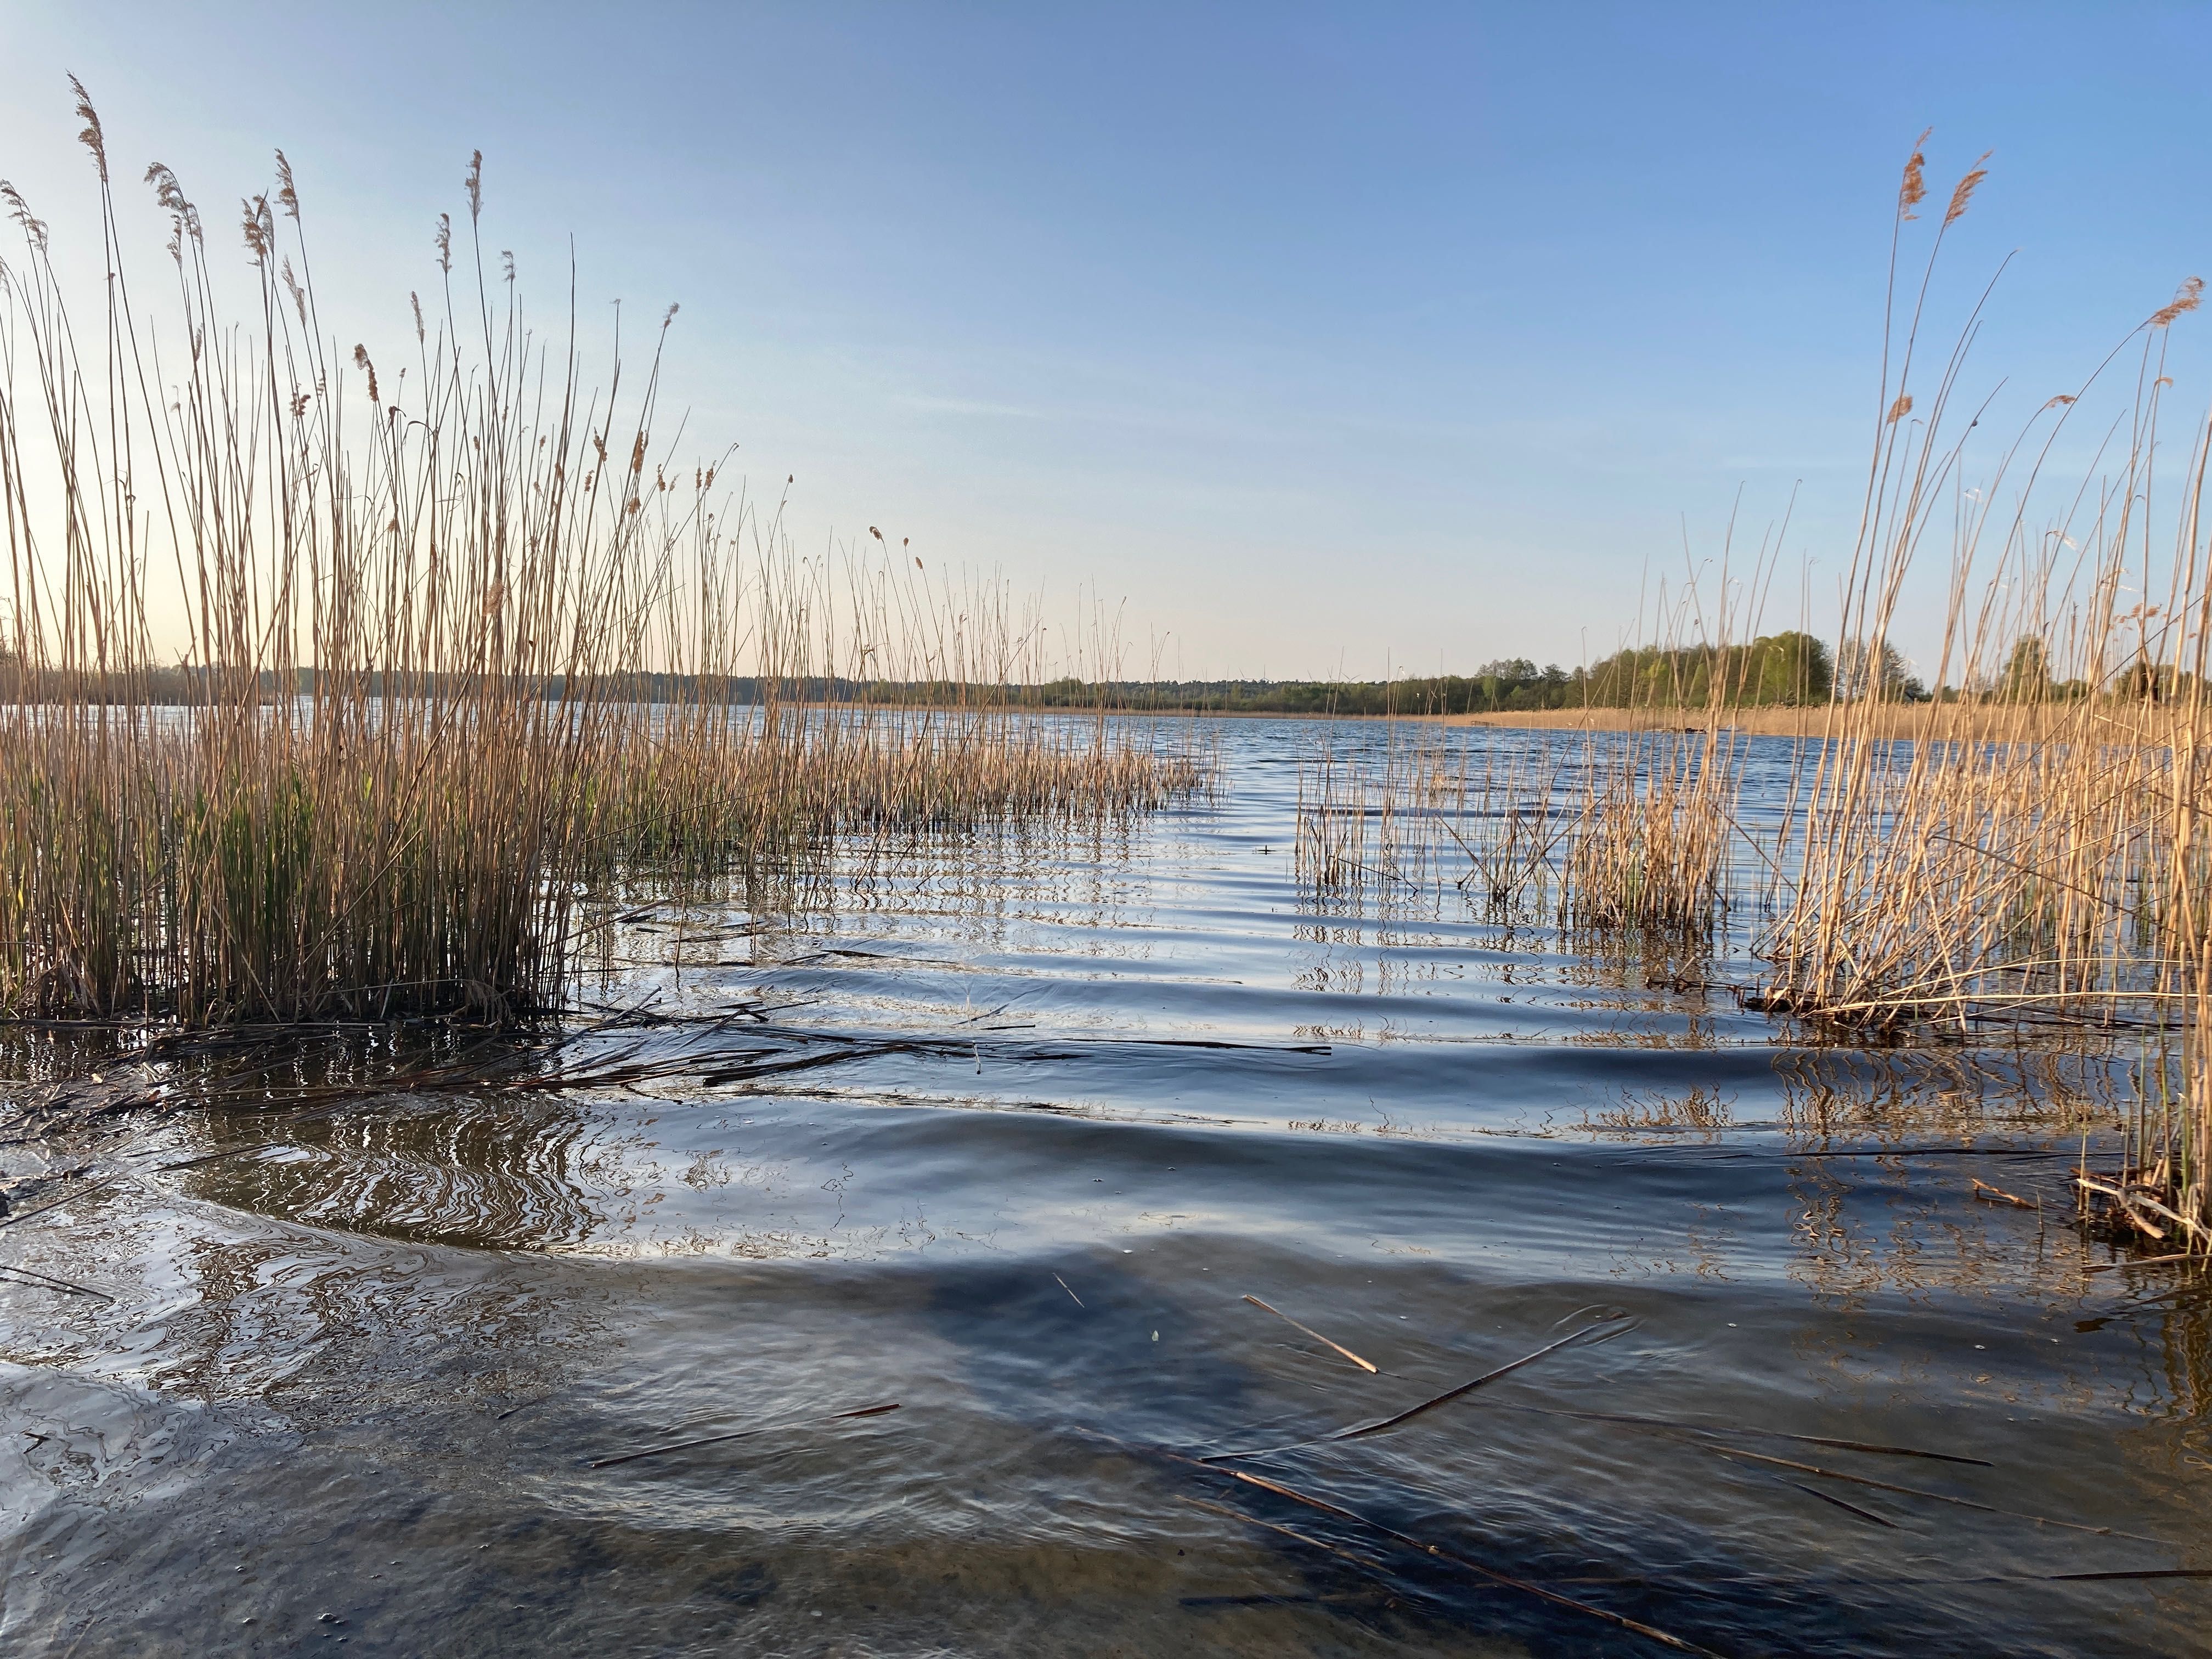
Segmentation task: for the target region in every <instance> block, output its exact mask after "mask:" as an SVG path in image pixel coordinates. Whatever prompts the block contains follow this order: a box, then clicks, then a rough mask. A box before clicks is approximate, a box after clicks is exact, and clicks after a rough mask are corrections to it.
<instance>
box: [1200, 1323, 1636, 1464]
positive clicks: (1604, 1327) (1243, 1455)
mask: <svg viewBox="0 0 2212 1659" xmlns="http://www.w3.org/2000/svg"><path fill="white" fill-rule="evenodd" d="M1269 1311H1270V1312H1273V1310H1272V1309H1270V1310H1269ZM1635 1323H1636V1322H1635V1320H1634V1319H1632V1318H1629V1317H1627V1316H1623V1317H1620V1318H1618V1319H1610V1320H1602V1321H1601V1322H1598V1323H1597V1324H1595V1325H1585V1326H1583V1328H1581V1329H1580V1330H1577V1331H1570V1332H1569V1333H1568V1334H1566V1335H1565V1336H1563V1337H1560V1338H1559V1340H1557V1341H1554V1342H1547V1343H1546V1344H1545V1345H1544V1346H1542V1347H1541V1348H1539V1349H1537V1350H1536V1351H1535V1352H1534V1353H1524V1354H1522V1356H1521V1358H1518V1359H1516V1360H1512V1361H1510V1362H1508V1363H1507V1364H1503V1365H1500V1366H1498V1368H1497V1369H1496V1370H1489V1371H1485V1372H1484V1373H1483V1374H1482V1375H1481V1376H1478V1377H1475V1378H1474V1379H1473V1380H1472V1381H1469V1382H1466V1383H1461V1384H1460V1385H1459V1386H1458V1387H1457V1388H1454V1389H1445V1390H1444V1391H1443V1393H1442V1394H1439V1395H1431V1397H1430V1398H1428V1399H1426V1400H1424V1401H1421V1402H1420V1404H1419V1405H1418V1406H1409V1407H1407V1408H1406V1409H1405V1410H1404V1411H1401V1412H1400V1413H1398V1414H1397V1415H1396V1416H1395V1417H1386V1418H1383V1419H1380V1420H1379V1421H1376V1422H1373V1423H1355V1424H1353V1425H1352V1426H1350V1427H1349V1428H1343V1429H1339V1430H1337V1431H1335V1432H1334V1433H1333V1434H1324V1435H1317V1436H1316V1437H1314V1438H1312V1439H1310V1440H1294V1441H1292V1442H1291V1443H1289V1444H1288V1445H1283V1446H1261V1447H1258V1448H1255V1449H1253V1450H1251V1451H1233V1452H1212V1453H1209V1454H1208V1455H1206V1456H1205V1457H1202V1458H1200V1459H1199V1462H1202V1463H1236V1462H1243V1461H1244V1460H1245V1459H1247V1458H1254V1457H1273V1456H1274V1455H1276V1454H1277V1453H1279V1452H1286V1451H1298V1450H1301V1449H1304V1448H1305V1447H1308V1446H1321V1445H1326V1444H1328V1443H1330V1442H1332V1441H1336V1440H1357V1439H1359V1438H1360V1437H1363V1436H1365V1435H1370V1434H1380V1433H1382V1431H1383V1430H1385V1429H1395V1428H1396V1427H1397V1426H1398V1425H1400V1424H1401V1423H1404V1422H1407V1421H1410V1420H1411V1419H1413V1418H1416V1417H1419V1416H1420V1415H1421V1414H1422V1413H1424V1412H1428V1411H1433V1410H1435V1409H1436V1408H1437V1407H1438V1406H1443V1405H1449V1403H1450V1402H1451V1401H1455V1400H1456V1399H1458V1398H1459V1397H1460V1396H1461V1395H1465V1394H1471V1393H1473V1392H1474V1390H1475V1389H1479V1388H1481V1387H1482V1386H1483V1385H1484V1384H1486V1383H1495V1382H1496V1381H1497V1380H1498V1378H1499V1377H1501V1376H1506V1375H1507V1374H1508V1373H1510V1372H1512V1371H1517V1370H1520V1369H1521V1368H1522V1366H1523V1365H1526V1364H1531V1363H1533V1362H1534V1361H1535V1360H1539V1359H1541V1358H1543V1357H1544V1356H1545V1355H1546V1354H1548V1353H1557V1352H1559V1350H1560V1349H1561V1348H1565V1347H1570V1346H1574V1345H1575V1344H1577V1343H1580V1342H1602V1341H1604V1340H1607V1338H1610V1337H1615V1336H1619V1335H1620V1334H1621V1333H1622V1332H1623V1331H1625V1330H1627V1329H1629V1328H1632V1326H1633V1325H1634V1324H1635ZM1323 1340H1327V1339H1326V1338H1324V1339H1323ZM1330 1346H1335V1345H1334V1343H1332V1344H1330Z"/></svg>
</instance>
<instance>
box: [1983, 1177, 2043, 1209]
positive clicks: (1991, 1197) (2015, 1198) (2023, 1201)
mask: <svg viewBox="0 0 2212 1659" xmlns="http://www.w3.org/2000/svg"><path fill="white" fill-rule="evenodd" d="M1966 1178H1967V1179H1968V1180H1969V1181H1972V1182H1973V1183H1974V1196H1975V1197H1976V1198H1978V1199H1979V1200H1982V1202H1983V1203H1984V1204H2011V1205H2015V1206H2018V1207H2019V1208H2021V1209H2023V1210H2039V1209H2041V1208H2042V1207H2043V1206H2041V1205H2040V1204H2038V1203H2036V1202H2035V1201H2034V1200H2033V1199H2027V1198H2022V1197H2021V1196H2020V1195H2019V1194H2017V1193H2008V1192H2007V1191H2006V1190H2005V1189H2004V1188H2002V1187H1992V1186H1990V1183H1989V1182H1986V1181H1983V1180H1980V1179H1978V1178H1977V1177H1975V1176H1967V1177H1966Z"/></svg>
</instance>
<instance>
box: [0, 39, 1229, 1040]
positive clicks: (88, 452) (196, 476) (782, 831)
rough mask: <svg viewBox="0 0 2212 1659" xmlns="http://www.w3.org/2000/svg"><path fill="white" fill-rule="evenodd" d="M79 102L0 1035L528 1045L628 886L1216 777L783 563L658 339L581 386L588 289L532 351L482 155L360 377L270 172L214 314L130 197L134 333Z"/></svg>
mask: <svg viewBox="0 0 2212 1659" xmlns="http://www.w3.org/2000/svg"><path fill="white" fill-rule="evenodd" d="M72 85H73V86H74V87H75V90H76V94H77V114H78V117H79V119H80V120H81V121H82V134H81V137H82V142H83V144H84V147H85V149H86V150H87V152H88V155H89V157H90V159H91V161H92V163H93V166H94V173H95V175H96V179H97V188H98V224H99V228H100V240H101V246H100V261H101V266H102V269H103V270H104V271H105V273H106V280H105V281H104V282H103V283H100V284H99V289H100V291H99V293H98V295H96V296H95V298H94V303H93V304H92V305H90V306H88V307H86V306H73V304H72V298H73V294H72V289H71V283H70V278H69V276H67V275H66V274H65V267H64V264H62V263H61V262H60V261H59V260H58V258H57V255H56V252H55V250H54V248H53V246H52V235H51V233H50V231H49V228H48V227H47V225H46V223H45V222H42V221H41V220H40V219H39V218H38V217H37V216H35V215H34V214H33V210H32V209H31V206H30V204H28V203H27V202H26V201H25V200H24V199H23V197H21V194H20V193H19V192H18V191H16V190H15V188H14V187H13V186H12V185H0V205H4V207H5V209H6V210H7V212H8V213H9V216H10V217H11V218H12V220H13V222H14V223H15V228H16V231H17V232H18V234H19V237H20V247H19V251H18V252H17V253H16V254H15V257H14V258H11V259H9V261H7V262H6V263H5V264H4V265H0V501H4V505H3V506H0V526H4V529H0V534H3V535H4V538H5V543H6V549H7V559H8V574H7V582H8V586H7V588H6V590H5V592H6V596H7V603H8V610H7V613H6V628H7V635H8V637H7V639H6V642H5V667H6V671H5V672H4V673H0V1010H4V1011H6V1012H9V1013H12V1014H15V1015H16V1016H39V1017H45V1018H114V1017H118V1016H125V1015H146V1016H158V1017H161V1018H168V1019H173V1020H177V1021H181V1022H185V1023H187V1024H222V1023H225V1022H234V1021H241V1020H247V1019H252V1020H262V1021H267V1020H307V1019H315V1018H331V1017H337V1016H347V1017H353V1018H364V1017H368V1018H386V1017H391V1016H395V1015H398V1014H403V1013H431V1014H445V1015H453V1014H459V1015H466V1016H470V1017H473V1018H483V1019H489V1020H494V1021H514V1020H519V1019H524V1018H530V1017H532V1016H533V1015H535V1014H538V1013H540V1012H544V1011H546V1010H549V1009H551V1008H554V1007H556V1006H559V1005H560V1003H561V1002H562V999H563V997H564V995H565V994H566V992H567V990H568V985H569V981H570V976H571V974H572V972H573V969H574V965H575V963H577V962H578V960H579V959H580V952H581V951H582V950H583V947H584V945H585V939H584V937H583V935H584V933H586V931H588V927H589V925H590V918H591V916H592V914H593V913H592V909H591V908H590V907H589V906H588V905H587V903H586V900H587V899H588V898H590V897H591V896H593V895H598V896H601V897H604V896H606V895H607V894H608V893H610V892H612V891H615V890H617V889H618V888H619V886H620V884H621V883H622V882H623V881H624V880H627V879H630V878H637V877H641V876H645V875H649V874H651V873H652V872H655V871H660V870H665V868H667V867H669V866H671V865H673V866H690V867H701V866H713V865H720V864H725V863H727V862H730V861H732V860H759V859H764V858H775V857H781V856H787V855H789V854H791V853H792V852H793V849H795V848H804V847H808V846H814V847H818V846H820V845H821V844H822V843H823V842H824V840H825V839H828V838H835V837H837V836H850V835H854V834H863V835H868V836H885V835H895V834H917V833H926V832H928V831H930V830H932V829H944V828H948V827H958V826H962V825H968V824H973V823H977V822H979V821H982V820H987V819H991V818H994V817H1023V816H1029V817H1034V816H1036V815H1039V814H1044V815H1052V814H1063V815H1066V814H1073V815H1082V814H1095V813H1108V814H1111V813H1121V812H1127V811H1139V810H1142V809H1144V808H1146V807H1147V806H1150V805H1154V804H1156V803H1158V801H1160V800H1162V799H1165V798H1166V797H1168V796H1169V795H1170V794H1172V793H1176V792H1177V791H1179V790H1183V789H1187V788H1189V787H1193V786H1194V784H1195V782H1196V781H1198V774H1197V768H1196V766H1195V764H1194V762H1193V761H1192V760H1191V759H1190V757H1188V756H1187V755H1181V754H1172V753H1168V752H1165V751H1161V750H1155V748H1154V747H1153V745H1152V740H1151V739H1150V738H1149V737H1146V736H1132V735H1131V734H1130V733H1128V732H1126V731H1124V730H1123V729H1122V728H1121V727H1120V726H1114V725H1111V724H1109V722H1108V721H1106V720H1104V719H1103V718H1098V719H1091V720H1085V719H1084V718H1081V717H1076V718H1069V717H1066V716H1061V717H1057V718H1052V719H1040V718H1036V717H1031V716H1026V715H1023V714H1019V713H1018V711H1017V710H1016V709H1015V708H1012V706H1011V702H1010V699H1009V697H1008V696H1007V695H1006V693H1007V690H1008V689H1009V688H1010V687H1013V686H1016V685H1018V684H1020V683H1021V682H1022V681H1023V680H1024V678H1034V677H1036V675H1037V674H1039V673H1040V672H1041V671H1042V659H1041V657H1039V656H1038V654H1037V653H1036V630H1035V629H1030V630H1029V631H1028V632H1026V633H1024V632H1023V631H1021V629H1019V628H1018V625H1017V624H1018V620H1019V619H1018V618H1017V617H1014V616H1013V614H1012V611H1011V608H1010V605H1009V604H1008V601H1007V600H1006V595H1005V592H1004V589H1003V586H994V585H991V584H971V585H970V586H969V587H968V588H964V589H963V588H959V587H957V586H955V585H952V584H950V583H948V582H946V581H945V580H942V579H939V580H934V581H933V579H932V577H931V576H930V574H928V573H927V572H926V571H923V570H921V568H919V562H918V561H917V562H915V567H916V568H908V558H909V557H911V555H910V553H909V552H908V550H904V549H901V550H896V551H894V550H892V549H891V547H890V543H889V541H888V540H887V538H884V537H882V536H881V534H880V532H872V540H871V542H870V543H868V544H864V549H863V550H848V551H847V552H846V553H845V554H844V555H843V556H842V557H840V558H838V559H836V560H831V559H818V560H814V561H811V562H802V561H800V560H799V559H797V558H796V557H795V556H793V553H792V551H791V550H790V548H789V546H788V544H787V538H786V536H785V534H784V531H783V523H784V520H783V504H782V502H781V501H780V500H779V501H777V502H776V503H775V504H774V505H773V506H772V507H767V508H765V509H763V507H760V506H759V505H758V504H757V503H755V502H754V501H751V500H750V498H749V497H748V496H747V495H746V494H745V493H744V487H743V486H742V485H739V484H734V483H732V481H731V480H730V478H729V476H728V474H729V463H730V456H729V455H728V454H727V453H723V454H721V455H720V456H717V457H714V458H711V459H701V460H698V461H696V462H685V461H681V460H679V458H678V453H677V451H676V447H675V446H676V444H677V443H678V441H679V440H680V428H681V422H678V421H673V420H670V419H667V418H665V416H664V414H663V411H662V410H661V407H660V391H661V383H662V374H663V368H664V361H665V360H664V353H665V350H666V347H667V341H668V339H669V337H670V329H671V325H672V324H673V321H674V319H675V316H676V308H675V307H672V306H671V307H669V309H668V311H667V313H665V315H664V316H663V317H662V318H661V319H659V325H658V327H657V328H656V329H655V330H654V331H653V336H652V339H651V342H650V345H651V349H650V352H649V354H648V355H647V361H646V365H645V368H644V370H643V372H642V374H638V373H636V372H635V370H629V371H626V370H625V367H624V358H623V346H622V343H621V341H620V339H619V337H617V341H616V343H615V346H614V348H613V353H614V355H613V357H612V361H611V364H610V367H609V373H608V378H607V380H606V384H605V390H604V391H598V390H594V389H593V388H592V386H589V385H588V384H587V382H586V376H585V370H584V366H583V362H582V346H581V344H580V333H579V330H578V327H577V324H576V321H575V304H574V295H573V294H572V295H570V298H569V302H568V307H567V310H566V314H565V316H562V317H559V318H556V321H555V324H554V326H553V328H552V329H551V330H550V332H549V331H540V330H539V329H538V326H537V325H535V324H534V322H533V321H532V319H530V318H529V317H528V316H526V311H525V307H524V304H523V301H522V299H521V287H520V283H519V282H518V280H517V277H516V274H515V270H514V265H513V258H512V257H511V256H508V255H504V254H500V253H497V252H492V251H489V250H487V248H486V246H485V245H484V242H483V158H482V156H481V155H477V157H475V158H473V159H472V161H471V163H470V166H469V167H468V170H467V173H466V177H465V191H466V212H465V218H464V219H463V220H462V221H461V222H459V224H458V225H457V224H455V223H454V222H453V221H452V220H451V219H450V218H449V217H447V216H441V218H440V220H439V221H438V228H437V232H436V236H435V253H436V267H435V276H436V282H435V285H434V286H433V287H432V289H431V291H430V293H429V294H428V297H427V299H426V298H425V297H424V296H422V295H419V294H417V295H410V296H409V301H410V333H411V336H412V338H411V341H410V342H409V343H408V344H407V345H406V346H405V347H404V349H402V350H401V351H400V352H398V354H392V353H390V352H387V351H386V349H383V348H379V349H378V350H377V351H376V352H374V353H372V352H371V350H370V349H369V348H368V344H367V343H365V342H356V343H353V344H351V345H350V347H348V346H347V345H346V344H345V343H343V342H344V340H345V337H344V336H343V335H341V334H339V333H337V331H336V325H335V324H334V321H333V319H331V318H329V317H328V316H326V314H325V312H324V310H323V308H322V307H321V305H320V303H319V300H318V298H317V293H316V289H315V285H314V283H313V272H312V261H311V258H310V252H309V239H308V237H307V234H306V230H305V224H306V214H305V211H304V209H303V206H302V201H301V192H300V191H299V190H298V188H297V186H296V185H295V178H294V174H293V170H292V167H291V166H290V164H289V161H287V160H286V158H285V157H284V156H283V154H282V153H281V152H280V153H278V155H277V156H276V176H275V180H274V183H273V185H271V187H270V189H269V190H267V191H263V192H261V193H258V194H256V195H254V196H252V197H250V198H248V199H247V200H246V202H245V203H244V204H243V207H242V210H241V213H240V218H239V220H238V221H237V222H236V223H235V225H234V227H233V233H234V234H235V235H236V236H237V237H238V238H239V242H240V246H241V247H242V252H243V261H242V269H243V271H244V273H245V275H246V281H247V283H248V284H249V291H248V294H247V297H246V302H245V303H244V304H243V305H242V306H240V307H238V308H237V310H236V311H235V313H234V312H232V311H229V310H227V309H226V308H225V307H224V306H223V304H222V295H223V294H224V293H225V291H226V289H227V288H228V286H229V284H230V283H232V282H233V281H234V279H235V278H236V276H237V275H238V268H237V267H236V266H235V264H234V261H233V260H232V259H231V258H228V257H219V256H218V254H217V253H216V252H215V248H216V246H217V245H218V244H219V243H220V242H221V241H222V240H223V239H222V238H220V237H218V236H217V235H216V234H215V233H214V231H213V229H212V228H210V225H209V224H208V223H207V222H205V221H204V218H203V216H202V214H201V212H200V210H199V208H198V207H197V205H196V204H195V203H194V202H193V201H192V200H191V198H190V197H188V196H187V195H186V194H185V190H184V187H183V185H182V183H181V182H180V181H179V179H178V177H177V176H176V174H175V173H173V171H172V170H171V169H169V168H168V167H165V166H163V165H161V164H159V163H155V165H153V166H151V167H149V168H147V169H146V171H145V174H144V178H145V182H146V184H147V185H149V187H150V189H151V191H152V192H153V196H154V198H155V204H156V205H157V206H158V208H159V209H160V210H161V212H162V213H163V214H165V215H166V216H167V220H168V224H169V228H170V235H169V239H168V246H167V255H168V262H169V264H170V267H171V268H170V270H169V272H168V280H167V283H162V284H159V285H157V286H159V288H160V289H161V292H162V296H163V297H162V298H161V301H159V302H158V303H151V302H147V301H143V300H142V299H141V297H140V295H141V292H142V289H140V288H139V287H138V286H134V277H135V276H136V270H135V266H136V261H135V258H133V255H132V248H133V238H132V236H131V234H129V232H128V230H127V228H126V224H125V215H124V213H123V212H122V210H120V209H119V207H118V202H117V198H116V189H117V187H116V184H115V180H114V179H113V178H112V176H111V168H110V156H109V153H108V147H107V143H106V136H105V134H104V131H103V129H102V126H101V124H100V117H99V115H98V113H97V112H96V111H95V110H94V106H93V105H92V102H91V100H90V99H89V98H88V96H87V95H86V94H85V92H84V89H83V88H82V86H81V85H76V83H75V82H72ZM1099 678H1104V676H1103V675H1101V676H1099ZM891 682H903V683H905V684H907V685H908V686H911V685H915V684H924V685H927V686H929V687H930V688H931V689H932V696H930V697H929V698H928V699H927V701H926V702H921V703H917V702H915V700H914V699H913V698H912V697H911V696H905V695H901V696H888V695H884V694H882V693H881V691H880V690H879V688H881V687H883V686H884V685H885V684H889V683H891ZM601 908H605V907H601Z"/></svg>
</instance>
